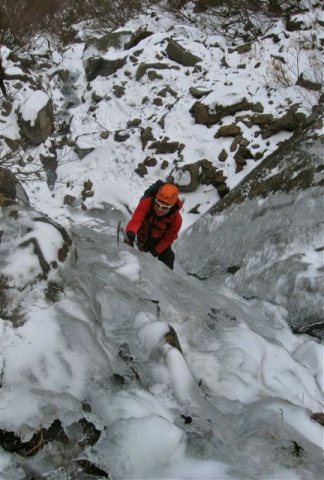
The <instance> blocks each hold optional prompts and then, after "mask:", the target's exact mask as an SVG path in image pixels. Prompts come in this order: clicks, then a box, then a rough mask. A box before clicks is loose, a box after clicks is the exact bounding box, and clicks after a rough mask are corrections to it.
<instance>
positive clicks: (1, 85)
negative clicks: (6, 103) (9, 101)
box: [0, 78, 8, 98]
mask: <svg viewBox="0 0 324 480" xmlns="http://www.w3.org/2000/svg"><path fill="white" fill-rule="evenodd" d="M0 88H1V91H2V93H3V95H4V96H5V97H6V98H8V95H7V91H6V87H5V84H4V81H3V78H0Z"/></svg>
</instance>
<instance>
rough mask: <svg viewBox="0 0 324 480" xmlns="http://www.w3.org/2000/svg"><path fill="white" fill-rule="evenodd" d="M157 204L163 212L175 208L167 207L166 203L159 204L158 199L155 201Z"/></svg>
mask: <svg viewBox="0 0 324 480" xmlns="http://www.w3.org/2000/svg"><path fill="white" fill-rule="evenodd" d="M155 203H156V204H157V205H158V206H159V207H160V208H162V210H170V208H172V207H173V205H166V204H165V203H161V202H159V201H158V199H157V198H156V199H155Z"/></svg>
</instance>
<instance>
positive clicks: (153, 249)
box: [150, 248, 158, 257]
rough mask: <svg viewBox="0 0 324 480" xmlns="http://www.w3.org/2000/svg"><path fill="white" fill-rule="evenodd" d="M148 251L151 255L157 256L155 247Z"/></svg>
mask: <svg viewBox="0 0 324 480" xmlns="http://www.w3.org/2000/svg"><path fill="white" fill-rule="evenodd" d="M150 252H151V254H152V255H153V257H157V256H158V253H157V251H156V250H155V248H152V249H151V250H150Z"/></svg>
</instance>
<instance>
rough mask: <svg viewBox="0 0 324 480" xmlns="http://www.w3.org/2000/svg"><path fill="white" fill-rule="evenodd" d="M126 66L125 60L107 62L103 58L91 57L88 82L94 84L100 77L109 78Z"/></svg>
mask: <svg viewBox="0 0 324 480" xmlns="http://www.w3.org/2000/svg"><path fill="white" fill-rule="evenodd" d="M125 64H126V59H125V58H117V59H115V60H107V59H104V58H102V57H90V58H88V60H87V64H86V67H85V74H86V78H87V81H88V82H92V80H94V79H95V78H97V77H98V76H102V77H109V76H110V75H113V74H114V73H116V72H117V70H119V69H120V68H122V67H123V66H124V65H125Z"/></svg>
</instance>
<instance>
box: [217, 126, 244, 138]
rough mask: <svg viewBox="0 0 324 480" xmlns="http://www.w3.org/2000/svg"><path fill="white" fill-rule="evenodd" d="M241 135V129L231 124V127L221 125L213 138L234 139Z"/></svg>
mask: <svg viewBox="0 0 324 480" xmlns="http://www.w3.org/2000/svg"><path fill="white" fill-rule="evenodd" d="M240 133H241V128H240V127H239V126H238V125H236V124H235V123H232V124H231V125H222V126H221V127H220V128H219V129H218V131H217V132H216V133H215V135H214V138H219V137H235V136H236V135H239V134H240Z"/></svg>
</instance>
